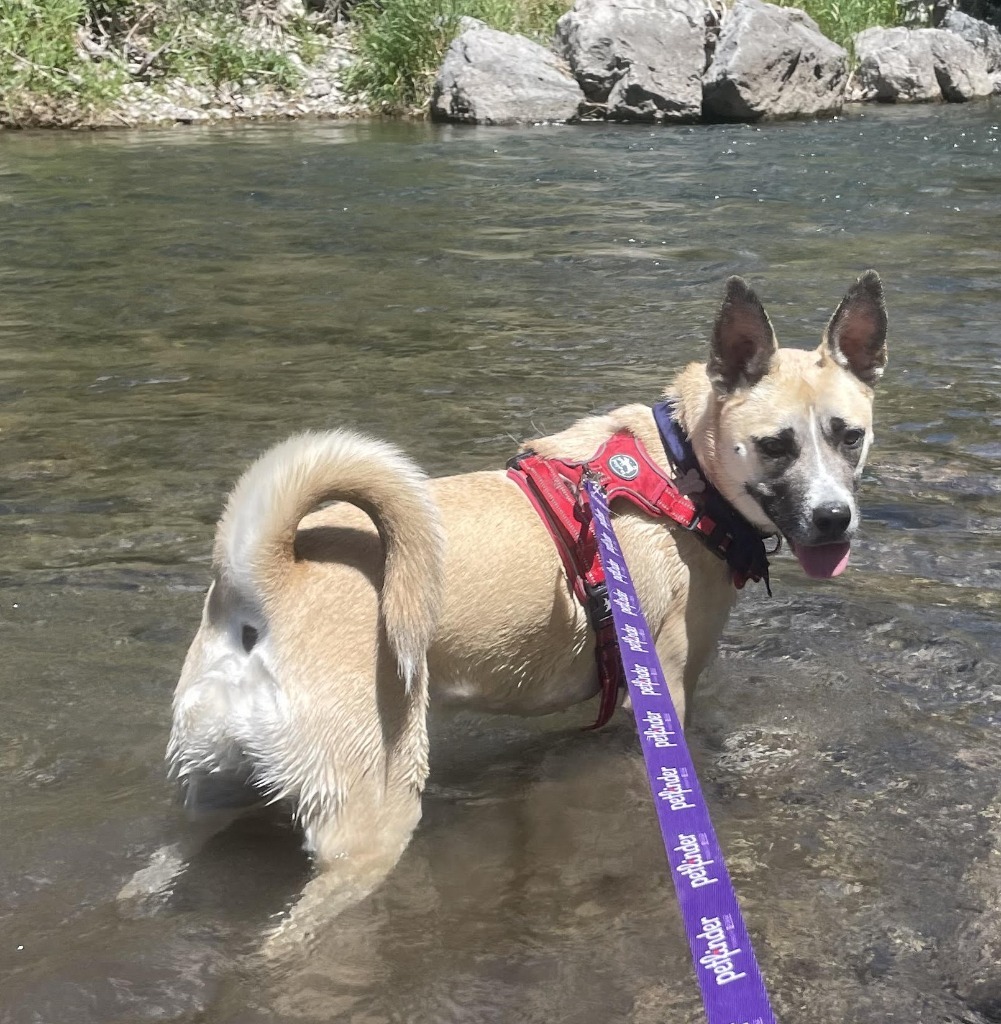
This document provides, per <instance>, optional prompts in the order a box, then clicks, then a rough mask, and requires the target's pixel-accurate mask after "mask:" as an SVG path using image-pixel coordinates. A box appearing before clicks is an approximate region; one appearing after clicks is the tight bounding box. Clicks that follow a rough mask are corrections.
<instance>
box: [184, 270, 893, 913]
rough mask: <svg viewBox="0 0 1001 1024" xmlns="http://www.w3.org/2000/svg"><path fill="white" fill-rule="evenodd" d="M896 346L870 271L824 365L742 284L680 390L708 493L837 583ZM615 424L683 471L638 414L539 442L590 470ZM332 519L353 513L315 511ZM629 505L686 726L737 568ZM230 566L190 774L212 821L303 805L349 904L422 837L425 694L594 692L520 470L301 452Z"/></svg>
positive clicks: (579, 621) (370, 448) (226, 520)
mask: <svg viewBox="0 0 1001 1024" xmlns="http://www.w3.org/2000/svg"><path fill="white" fill-rule="evenodd" d="M885 339H886V314H885V310H884V306H883V296H882V290H881V286H880V283H879V278H878V277H877V276H876V274H875V273H873V272H871V271H870V272H867V273H866V274H864V275H863V276H862V277H861V278H860V279H859V280H858V282H857V283H856V284H855V285H854V286H853V287H852V288H851V289H850V290H849V292H848V293H847V295H846V296H845V298H844V300H843V301H842V302H841V304H840V305H839V307H838V309H837V311H836V312H835V314H834V316H833V317H832V319H831V321H830V324H829V325H828V328H827V331H826V333H825V336H824V339H823V341H822V342H821V344H820V347H819V348H818V349H816V350H814V351H810V352H807V351H799V350H790V349H779V348H778V347H777V344H776V341H775V338H774V335H773V332H772V327H771V324H770V322H769V320H768V318H767V316H766V315H765V312H764V310H763V308H762V306H761V304H760V302H759V301H758V299H757V297H756V296H755V295H754V293H753V292H752V291H751V290H750V289H749V288H748V287H747V285H746V284H744V282H743V281H741V280H740V279H739V278H732V279H731V280H730V281H729V282H728V283H727V286H726V294H725V297H724V300H723V304H722V307H721V309H720V312H719V315H718V318H717V320H716V324H715V327H714V331H713V337H712V343H711V346H710V353H709V359H708V362H707V364H705V365H702V364H692V365H690V366H688V367H687V369H685V370H684V371H683V372H682V373H681V374H680V376H679V377H678V378H677V379H676V380H675V381H674V383H673V384H672V385H671V386H670V387H669V389H668V391H667V394H668V395H669V396H670V397H671V398H672V399H673V400H674V402H675V406H676V410H677V415H678V418H679V420H680V422H681V424H682V426H683V427H684V429H685V430H686V431H687V433H688V435H689V437H690V439H691V443H692V445H693V447H694V451H695V453H696V455H697V457H698V460H699V463H700V464H701V468H702V470H703V472H704V474H705V476H706V477H707V479H708V480H709V481H710V482H711V483H712V484H714V485H715V486H716V488H717V489H718V490H719V491H720V492H721V493H722V494H723V496H724V497H725V498H726V499H727V500H728V501H729V502H730V503H731V504H732V506H733V507H734V508H735V509H737V510H738V511H739V512H740V513H742V515H743V516H744V517H746V519H747V520H748V521H749V522H750V523H751V524H753V526H755V527H757V528H758V529H759V530H760V531H761V533H762V534H774V533H781V534H782V535H784V536H785V538H786V539H787V540H788V542H789V543H790V545H791V547H792V548H793V550H794V552H795V553H796V554H797V556H798V557H799V559H800V561H801V563H802V565H803V567H804V569H805V570H806V571H807V572H808V573H810V574H811V575H818V576H831V575H836V574H837V573H838V572H840V571H841V570H842V569H843V568H844V564H845V562H846V561H847V557H848V548H849V544H850V541H851V538H852V536H853V535H854V533H855V531H856V529H857V526H858V519H859V517H858V510H857V507H856V501H855V489H856V485H857V483H858V480H859V477H860V475H861V472H862V467H863V464H864V463H865V459H866V454H867V451H868V448H869V445H870V442H871V440H872V426H871V410H872V398H873V395H872V390H871V385H873V384H874V383H875V381H876V380H877V379H878V378H879V376H880V374H881V373H882V370H883V367H884V365H885V362H886V345H885ZM623 429H624V430H628V431H631V432H632V433H633V434H634V435H635V436H636V437H637V438H639V439H640V440H641V442H642V443H643V445H644V446H645V448H646V450H647V452H648V453H649V454H650V455H651V456H652V457H653V458H654V459H655V460H657V461H658V463H660V464H662V465H663V467H664V468H665V469H666V470H668V471H670V469H671V467H670V466H669V464H668V461H667V458H666V456H665V455H664V449H663V446H662V443H661V439H660V437H659V435H658V431H657V427H656V425H655V423H654V419H653V417H652V415H651V410H650V408H649V407H647V406H646V405H629V406H625V407H623V408H620V409H616V410H614V411H613V412H610V413H608V414H607V415H604V416H595V417H590V418H587V419H584V420H581V421H580V422H578V423H575V424H574V425H573V426H571V427H570V428H569V429H567V430H565V431H564V432H562V433H560V434H555V435H553V436H551V437H546V438H542V439H540V440H536V441H533V442H532V448H533V449H534V450H535V451H537V452H539V453H540V454H541V455H545V456H559V457H563V458H571V459H579V460H584V459H587V458H589V457H590V456H591V455H593V454H594V452H595V450H596V449H597V448H598V447H599V446H600V445H601V444H602V442H604V441H605V440H606V439H607V438H608V437H609V436H610V435H612V434H613V433H615V432H616V431H620V430H623ZM326 502H337V504H334V505H331V506H328V507H326V508H323V509H321V510H320V511H317V509H318V508H320V506H321V505H323V504H324V503H326ZM615 511H616V513H617V515H616V530H617V533H618V536H619V540H620V542H621V545H622V548H623V551H624V553H625V556H626V559H627V561H628V564H629V566H630V568H631V570H632V573H633V576H634V580H635V584H636V590H637V592H638V594H639V597H640V600H641V602H642V605H643V608H644V610H645V612H646V615H647V617H648V619H649V622H650V625H651V628H652V629H653V632H654V635H655V636H657V637H658V640H657V653H658V655H659V656H660V659H661V661H662V663H663V666H664V670H665V673H666V676H667V679H668V681H669V684H670V688H671V693H672V697H673V698H674V701H675V703H676V705H677V707H678V709H679V713H681V714H684V709H685V708H686V706H687V704H688V702H689V700H690V697H691V693H692V690H693V688H694V686H695V683H696V680H697V679H698V676H699V674H700V673H701V672H702V670H703V668H704V667H705V666H706V664H707V663H708V662H709V660H710V658H711V656H712V654H713V652H714V649H715V647H716V643H717V641H718V639H719V636H720V633H721V631H722V629H723V626H724V624H725V622H726V618H727V615H728V613H729V611H730V608H731V606H732V604H733V601H734V596H735V591H734V588H733V585H732V583H731V581H730V574H729V571H728V569H727V566H726V565H725V563H723V562H722V561H720V560H719V559H718V558H717V557H716V556H715V555H713V554H712V553H710V552H709V551H708V550H707V549H706V548H705V547H704V546H703V544H702V543H701V542H700V541H699V540H698V539H697V538H696V537H695V536H693V535H692V534H691V533H688V532H685V531H684V530H680V529H676V528H672V527H671V526H670V525H666V524H665V520H654V519H650V518H648V517H646V516H645V515H643V514H641V513H640V512H639V511H638V510H637V509H635V508H634V507H633V506H631V505H625V506H623V507H621V508H619V507H616V510H615ZM214 566H215V568H214V572H215V577H214V580H213V583H212V586H211V588H210V590H209V594H208V597H207V599H206V602H205V609H204V614H203V618H202V623H201V627H200V629H199V630H198V634H197V636H196V637H195V639H194V642H193V643H192V645H191V649H190V651H189V653H188V657H187V660H186V662H185V664H184V669H183V671H182V673H181V678H180V682H179V683H178V686H177V691H176V694H175V698H174V725H173V731H172V734H171V739H170V749H169V758H170V762H171V765H172V768H173V770H174V772H175V774H176V775H177V776H178V777H179V779H180V780H181V783H182V785H183V786H184V787H185V790H186V795H187V800H188V802H189V803H190V804H192V805H195V806H198V805H208V806H212V805H214V804H216V803H219V802H229V800H228V797H229V796H231V795H232V785H233V784H234V783H236V784H237V789H238V790H240V789H246V791H247V792H248V793H250V794H251V795H252V796H253V797H254V798H255V799H260V797H261V796H262V795H263V796H267V797H272V798H275V799H286V800H288V801H290V802H291V803H292V804H293V806H294V808H295V814H296V816H297V818H298V820H299V822H300V824H301V826H302V828H303V831H304V834H305V843H306V846H307V848H308V849H309V851H310V852H311V853H312V855H313V857H314V858H315V862H316V865H317V867H318V868H319V869H320V875H319V877H320V878H323V877H324V876H327V877H328V878H329V877H330V876H331V875H336V876H337V877H338V879H339V881H338V883H337V884H338V885H342V884H345V885H346V884H347V880H349V879H350V877H351V873H352V872H353V871H354V872H356V873H357V877H359V878H360V877H362V876H365V877H366V878H367V879H368V881H366V882H364V883H358V885H357V892H358V893H359V894H360V892H362V891H363V890H366V889H368V888H370V886H371V884H373V883H374V881H377V880H378V879H379V878H381V877H382V876H383V875H384V874H385V872H386V871H388V870H389V868H390V867H391V866H392V865H393V864H394V863H395V862H396V860H397V859H398V857H399V856H400V854H401V853H402V851H403V849H404V848H405V846H406V844H407V842H408V840H409V838H410V835H411V833H412V831H413V829H414V827H415V826H416V824H417V822H418V819H419V818H420V813H421V811H420V801H421V791H422V788H423V786H424V782H425V779H426V777H427V772H428V740H427V730H426V725H425V718H426V711H427V704H428V699H429V693H433V694H434V696H435V698H436V699H447V700H451V701H461V702H463V703H465V704H466V705H469V706H473V707H476V708H482V709H487V710H493V711H503V712H508V713H511V712H513V713H519V714H541V713H545V712H550V711H557V710H560V709H562V708H566V707H568V706H570V705H572V704H574V703H577V702H578V701H584V700H587V699H588V698H590V697H592V696H594V694H595V693H596V691H597V688H598V683H597V679H596V672H595V661H594V650H593V646H594V636H593V633H592V632H591V630H590V627H589V625H588V620H587V616H586V615H585V613H584V610H583V609H582V608H581V606H580V605H579V603H578V602H577V601H576V600H575V599H574V597H573V594H572V592H571V591H570V590H569V588H568V585H567V580H566V577H565V574H564V570H563V566H562V564H561V561H560V558H559V557H558V555H557V552H556V549H555V547H554V544H553V541H552V540H551V538H550V536H549V534H548V533H547V531H546V529H545V528H544V526H543V524H542V522H541V521H540V518H539V516H538V514H537V513H536V512H535V510H534V509H533V508H532V506H531V505H530V504H529V502H528V501H527V500H526V498H525V496H524V495H523V493H522V492H521V490H519V488H518V487H517V486H516V485H515V484H514V483H513V482H512V481H511V480H510V479H508V477H507V476H506V474H505V473H504V472H503V471H496V472H483V473H471V474H466V475H462V476H453V477H446V478H444V479H438V480H428V479H427V478H426V477H425V476H424V475H423V474H422V473H421V472H420V470H418V469H417V468H416V467H415V466H414V465H413V464H412V463H411V462H409V461H408V460H407V459H406V458H404V457H403V456H402V455H401V454H400V453H399V452H397V451H396V450H395V449H393V448H391V447H389V446H387V445H385V444H382V443H380V442H376V441H372V440H368V439H366V438H363V437H359V436H357V435H355V434H352V433H348V432H341V431H335V432H332V433H327V434H303V435H300V436H298V437H294V438H292V439H291V440H288V441H286V442H285V443H284V444H280V445H279V446H277V447H276V448H274V449H272V450H271V451H270V452H268V453H267V454H266V455H264V456H263V457H262V458H261V459H260V460H259V461H258V462H257V463H255V464H254V465H253V466H251V468H250V469H249V470H248V471H247V472H246V474H245V475H244V476H243V478H242V479H241V480H240V482H239V483H238V484H237V486H236V488H235V490H234V491H233V494H232V495H231V497H230V499H229V504H228V506H227V508H226V511H225V514H224V515H223V517H222V520H221V522H220V524H219V529H218V535H217V541H216V546H215V560H214ZM502 581H506V582H505V583H504V584H503V585H502ZM512 581H516V582H514V584H513V585H512ZM220 784H222V785H223V787H230V788H229V789H227V790H226V791H225V793H226V795H225V796H224V797H223V798H222V799H220V797H219V793H220V792H221V791H222V790H221V789H220ZM335 869H336V870H335ZM311 884H315V883H311ZM320 888H321V889H324V888H325V889H326V890H327V891H329V890H330V889H331V888H332V886H331V885H330V884H326V885H325V886H321V887H320Z"/></svg>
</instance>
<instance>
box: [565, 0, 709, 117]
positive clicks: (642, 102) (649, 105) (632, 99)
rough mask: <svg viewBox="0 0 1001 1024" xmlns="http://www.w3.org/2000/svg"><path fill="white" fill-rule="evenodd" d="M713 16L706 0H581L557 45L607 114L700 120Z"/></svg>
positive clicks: (590, 96) (567, 16)
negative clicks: (707, 46)
mask: <svg viewBox="0 0 1001 1024" xmlns="http://www.w3.org/2000/svg"><path fill="white" fill-rule="evenodd" d="M710 17H711V11H710V7H709V4H708V2H707V0H577V2H576V3H575V4H574V6H573V9H572V10H570V11H568V12H567V13H566V14H564V15H563V17H562V18H560V20H559V21H558V22H557V24H556V38H555V41H554V46H555V49H556V51H557V52H558V53H561V54H562V55H563V56H564V57H565V58H566V60H567V62H568V63H569V65H570V68H571V70H572V71H573V73H574V74H575V75H576V76H577V81H578V82H579V83H580V86H581V88H582V89H583V90H584V95H585V96H586V97H587V99H588V100H589V101H590V102H591V103H593V104H596V105H598V106H600V107H603V108H604V110H605V113H606V116H607V117H609V118H613V119H615V120H620V121H695V120H698V118H699V117H700V116H701V113H702V73H703V72H704V71H705V68H706V23H707V19H709V18H710Z"/></svg>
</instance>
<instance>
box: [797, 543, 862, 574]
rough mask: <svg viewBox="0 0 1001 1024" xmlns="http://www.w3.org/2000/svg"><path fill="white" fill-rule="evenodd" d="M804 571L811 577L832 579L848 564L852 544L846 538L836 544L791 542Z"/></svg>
mask: <svg viewBox="0 0 1001 1024" xmlns="http://www.w3.org/2000/svg"><path fill="white" fill-rule="evenodd" d="M789 547H790V548H792V553H793V554H794V555H795V556H796V558H797V559H798V560H799V564H800V565H801V566H802V567H803V572H805V573H806V574H807V576H809V577H810V578H811V579H815V580H830V579H833V578H834V577H835V576H840V575H841V574H842V573H843V572H844V571H845V568H846V566H847V565H848V558H849V556H850V555H851V551H852V546H851V544H850V543H849V542H848V541H846V540H844V541H838V542H837V543H836V544H796V543H794V542H793V541H790V542H789Z"/></svg>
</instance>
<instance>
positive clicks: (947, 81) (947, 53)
mask: <svg viewBox="0 0 1001 1024" xmlns="http://www.w3.org/2000/svg"><path fill="white" fill-rule="evenodd" d="M855 53H856V56H857V57H858V60H859V68H858V78H859V87H860V89H861V92H862V96H863V98H864V99H874V100H879V101H880V102H884V103H927V102H930V101H935V100H940V99H943V98H944V99H947V100H950V101H952V102H961V101H963V100H968V99H973V98H974V97H975V96H988V95H990V93H991V92H992V90H993V85H994V83H993V80H992V79H991V77H990V76H989V75H988V74H987V61H986V59H985V57H984V56H983V54H982V53H981V52H980V51H978V50H976V49H975V48H974V47H973V46H972V45H971V44H970V43H968V42H966V40H965V39H962V38H960V36H958V35H956V34H955V33H952V32H946V31H944V30H943V29H937V28H917V29H908V28H891V29H885V28H870V29H866V31H865V32H860V33H859V34H858V35H857V36H856V37H855Z"/></svg>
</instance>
